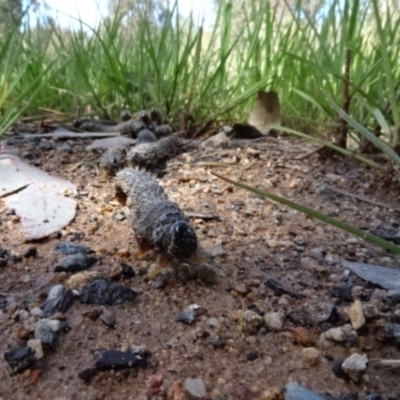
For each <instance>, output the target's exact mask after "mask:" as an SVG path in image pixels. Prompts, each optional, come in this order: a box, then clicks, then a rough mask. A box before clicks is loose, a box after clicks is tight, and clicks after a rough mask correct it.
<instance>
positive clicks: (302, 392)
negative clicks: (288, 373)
mask: <svg viewBox="0 0 400 400" xmlns="http://www.w3.org/2000/svg"><path fill="white" fill-rule="evenodd" d="M285 400H324V397H322V396H320V395H319V394H317V393H315V392H312V391H311V390H308V389H306V388H304V387H302V386H298V385H295V384H294V383H289V384H288V385H287V386H286V394H285Z"/></svg>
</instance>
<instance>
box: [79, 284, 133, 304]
mask: <svg viewBox="0 0 400 400" xmlns="http://www.w3.org/2000/svg"><path fill="white" fill-rule="evenodd" d="M136 296H137V293H136V292H135V291H134V290H132V289H130V288H128V287H125V286H122V285H119V284H118V283H115V282H110V281H107V280H106V279H96V280H95V281H93V282H90V283H88V284H87V285H85V286H84V287H83V289H82V291H81V294H80V296H79V300H80V302H81V303H84V304H98V305H108V306H113V305H115V304H122V303H123V302H125V301H133V300H134V299H135V298H136Z"/></svg>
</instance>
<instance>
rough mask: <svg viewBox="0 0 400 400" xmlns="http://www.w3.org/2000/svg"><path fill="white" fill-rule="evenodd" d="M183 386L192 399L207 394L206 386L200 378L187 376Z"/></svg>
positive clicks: (200, 397)
mask: <svg viewBox="0 0 400 400" xmlns="http://www.w3.org/2000/svg"><path fill="white" fill-rule="evenodd" d="M183 386H184V388H185V390H186V392H187V393H188V394H189V396H191V397H192V398H194V399H202V398H204V397H206V395H207V391H206V386H205V384H204V382H203V380H202V379H200V378H195V379H191V378H188V379H186V380H185V383H184V385H183Z"/></svg>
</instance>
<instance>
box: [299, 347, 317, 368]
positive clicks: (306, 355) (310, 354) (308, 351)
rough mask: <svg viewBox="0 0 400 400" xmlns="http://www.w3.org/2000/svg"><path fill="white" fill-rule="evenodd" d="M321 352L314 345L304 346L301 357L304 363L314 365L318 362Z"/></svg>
mask: <svg viewBox="0 0 400 400" xmlns="http://www.w3.org/2000/svg"><path fill="white" fill-rule="evenodd" d="M320 356H321V352H320V351H319V350H318V349H316V348H315V347H306V348H305V349H303V350H302V351H301V357H302V358H303V361H304V362H305V364H307V365H310V366H314V365H317V364H318V361H319V357H320Z"/></svg>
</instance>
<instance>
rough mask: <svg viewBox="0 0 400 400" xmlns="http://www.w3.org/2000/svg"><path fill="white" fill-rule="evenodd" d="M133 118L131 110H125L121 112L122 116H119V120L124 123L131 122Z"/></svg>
mask: <svg viewBox="0 0 400 400" xmlns="http://www.w3.org/2000/svg"><path fill="white" fill-rule="evenodd" d="M131 118H132V114H131V112H130V111H129V110H124V111H122V112H121V114H120V116H119V120H120V121H121V122H124V121H129V120H130V119H131Z"/></svg>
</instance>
